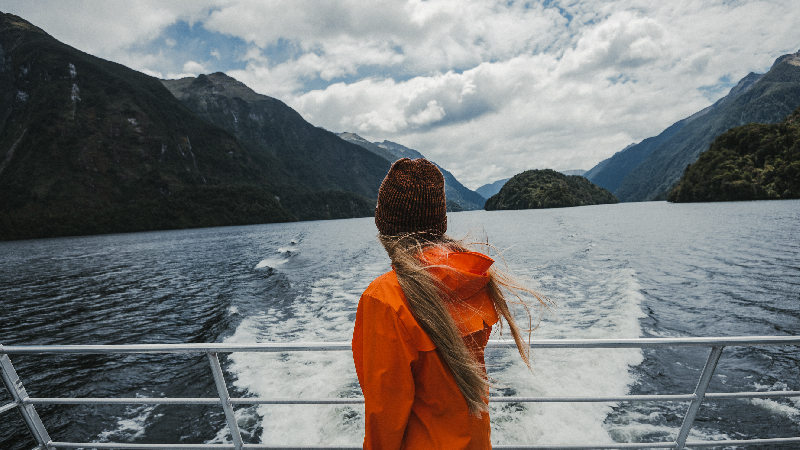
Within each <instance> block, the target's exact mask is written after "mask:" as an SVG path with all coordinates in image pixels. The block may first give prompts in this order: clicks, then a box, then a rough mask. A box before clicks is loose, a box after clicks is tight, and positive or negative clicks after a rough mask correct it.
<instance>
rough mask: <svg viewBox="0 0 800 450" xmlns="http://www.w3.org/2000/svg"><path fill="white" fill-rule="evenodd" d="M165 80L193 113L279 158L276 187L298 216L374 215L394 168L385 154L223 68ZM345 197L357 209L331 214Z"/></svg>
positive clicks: (260, 151) (250, 147) (248, 145)
mask: <svg viewBox="0 0 800 450" xmlns="http://www.w3.org/2000/svg"><path fill="white" fill-rule="evenodd" d="M161 82H162V83H163V84H164V86H166V87H167V89H169V90H170V92H172V94H173V95H174V96H175V97H176V98H177V99H179V100H180V101H182V102H183V104H184V105H186V106H187V107H188V108H189V109H191V110H192V111H193V112H194V113H196V114H197V115H199V116H200V117H202V118H203V119H205V120H207V121H208V122H210V123H212V124H214V125H217V126H219V127H222V128H223V129H225V130H226V131H228V132H229V133H231V134H232V135H233V136H235V137H236V138H237V139H238V140H239V142H241V143H242V144H243V145H244V146H245V147H246V148H247V149H248V150H250V151H251V152H252V153H255V154H263V155H266V156H269V157H270V158H274V159H275V160H277V165H278V167H280V169H281V171H282V172H283V173H285V174H286V175H287V177H286V178H285V179H283V180H280V182H281V183H283V184H280V185H279V186H278V187H277V190H278V191H280V193H281V194H280V199H281V203H282V204H283V205H285V206H286V207H287V208H288V209H289V210H290V211H292V212H293V213H294V214H295V215H296V216H297V217H298V218H299V219H321V218H330V217H332V216H339V217H348V216H350V217H352V215H361V216H368V215H372V213H373V211H374V208H375V199H376V198H377V193H378V187H379V186H380V183H381V180H382V179H383V177H384V176H385V175H386V172H387V171H388V170H389V164H387V161H386V160H385V159H384V158H382V157H378V156H376V155H374V154H373V153H372V152H369V151H366V150H365V149H364V148H362V147H360V146H358V145H353V144H351V143H348V142H344V141H342V140H341V139H339V138H338V137H337V136H336V135H335V134H333V133H331V132H329V131H327V130H324V129H322V128H318V127H315V126H313V125H311V124H310V123H308V122H306V121H305V120H304V119H303V118H302V117H301V116H300V114H298V113H297V112H296V111H295V110H293V109H292V108H290V107H288V106H287V105H286V104H284V103H283V102H281V101H280V100H277V99H275V98H272V97H268V96H266V95H261V94H258V93H256V92H254V91H253V90H252V89H250V88H249V87H247V86H246V85H245V84H243V83H241V82H239V81H237V80H236V79H234V78H232V77H230V76H228V75H226V74H224V73H221V72H218V73H213V74H210V75H199V76H198V77H196V78H194V77H188V78H182V79H180V80H161ZM276 184H277V182H276ZM345 198H346V199H348V200H347V202H349V203H352V205H353V210H352V214H351V213H346V214H341V213H334V214H333V215H330V214H328V213H327V211H328V209H329V208H330V207H331V206H332V205H335V204H336V203H340V202H341V201H342V200H344V199H345Z"/></svg>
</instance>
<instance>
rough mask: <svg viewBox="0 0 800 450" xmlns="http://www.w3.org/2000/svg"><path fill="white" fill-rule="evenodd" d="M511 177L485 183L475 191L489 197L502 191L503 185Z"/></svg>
mask: <svg viewBox="0 0 800 450" xmlns="http://www.w3.org/2000/svg"><path fill="white" fill-rule="evenodd" d="M510 179H511V178H503V179H502V180H497V181H495V182H494V183H489V184H484V185H483V186H481V187H479V188H478V189H475V192H477V193H478V194H480V195H482V196H483V198H489V197H491V196H493V195H494V194H497V193H498V192H500V189H501V188H502V187H503V185H505V184H506V183H507V182H508V180H510Z"/></svg>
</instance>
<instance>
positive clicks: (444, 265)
mask: <svg viewBox="0 0 800 450" xmlns="http://www.w3.org/2000/svg"><path fill="white" fill-rule="evenodd" d="M375 224H376V225H377V227H378V231H379V233H380V234H379V240H380V241H381V243H382V244H383V246H384V248H385V249H386V252H387V253H388V254H389V258H390V259H391V261H392V270H391V271H390V272H387V273H385V274H383V275H381V276H379V277H378V278H376V279H375V280H374V281H373V282H372V283H371V284H370V285H369V287H368V288H367V289H366V291H364V294H363V295H362V296H361V300H360V301H359V304H358V312H357V314H356V323H355V329H354V332H353V360H354V362H355V366H356V373H357V374H358V381H359V383H360V384H361V390H362V392H363V393H364V400H365V413H366V414H365V415H366V434H365V437H364V448H365V449H397V448H407V449H486V448H491V442H490V440H489V433H490V429H489V414H488V405H487V402H488V396H489V389H488V387H489V383H488V379H487V375H486V369H485V365H484V348H485V347H486V343H487V342H488V340H489V334H490V333H491V331H492V325H494V324H495V323H497V322H498V320H499V318H500V317H499V316H502V317H503V318H504V319H505V320H506V322H507V323H508V325H509V328H510V329H511V334H512V336H513V337H514V340H515V341H516V344H517V347H518V349H519V354H520V356H521V357H522V360H523V361H524V362H525V364H527V365H528V366H529V367H530V364H529V361H528V350H527V349H528V348H529V346H526V345H525V342H524V341H523V339H522V337H521V334H520V331H519V329H518V327H517V325H516V323H515V322H514V319H513V318H512V316H511V313H510V312H509V309H508V304H507V302H506V299H505V298H504V294H503V292H502V291H501V290H500V285H503V286H505V287H507V288H510V289H511V290H512V292H513V290H524V291H526V292H529V293H531V294H533V295H534V296H535V297H536V298H537V299H538V300H540V301H541V298H540V297H539V296H538V295H537V294H536V293H534V292H531V291H529V290H527V289H524V288H521V287H518V286H516V285H514V284H512V283H510V282H507V281H506V279H504V278H502V277H501V276H500V275H498V274H497V273H496V272H495V271H494V270H493V269H491V265H492V263H493V261H492V259H491V258H489V257H488V256H485V255H483V254H481V253H476V252H471V251H468V250H467V249H466V248H464V246H462V245H461V244H459V243H458V242H456V241H454V240H452V239H450V238H449V237H447V236H446V235H445V234H444V233H445V231H446V230H447V215H446V205H445V194H444V179H443V177H442V174H441V172H440V171H439V169H438V168H436V166H434V165H433V164H431V163H430V162H428V161H427V160H425V159H415V160H410V159H408V158H403V159H400V160H398V161H396V162H395V163H394V164H392V167H391V168H390V169H389V173H388V174H387V175H386V178H385V179H384V180H383V182H382V183H381V187H380V190H379V192H378V203H377V206H376V208H375ZM515 295H516V294H515ZM517 298H519V297H518V296H517Z"/></svg>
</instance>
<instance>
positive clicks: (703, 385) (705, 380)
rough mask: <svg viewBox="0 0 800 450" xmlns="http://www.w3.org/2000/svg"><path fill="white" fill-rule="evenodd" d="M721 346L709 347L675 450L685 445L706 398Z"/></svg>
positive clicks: (676, 440)
mask: <svg viewBox="0 0 800 450" xmlns="http://www.w3.org/2000/svg"><path fill="white" fill-rule="evenodd" d="M723 348H725V347H723V346H718V347H711V353H709V355H708V359H707V360H706V365H705V367H703V371H702V372H701V373H700V379H699V380H698V381H697V387H696V388H695V389H694V399H693V400H692V403H691V404H690V405H689V409H688V410H687V411H686V416H684V417H683V423H682V424H681V430H680V431H679V432H678V438H677V439H675V448H676V449H682V448H683V446H684V445H686V438H687V437H688V436H689V430H690V429H691V428H692V424H693V423H694V418H695V417H696V416H697V411H698V410H699V409H700V404H701V403H703V398H705V396H706V389H708V384H709V383H710V382H711V377H712V376H713V375H714V370H716V369H717V362H719V357H720V356H722V349H723Z"/></svg>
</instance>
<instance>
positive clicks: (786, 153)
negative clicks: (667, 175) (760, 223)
mask: <svg viewBox="0 0 800 450" xmlns="http://www.w3.org/2000/svg"><path fill="white" fill-rule="evenodd" d="M788 198H800V108H797V109H796V110H795V111H794V113H792V115H790V116H789V117H788V118H787V119H786V120H785V121H783V122H782V123H779V124H756V123H754V124H748V125H744V126H741V127H736V128H732V129H730V130H728V131H726V132H725V133H723V134H722V135H720V136H719V137H717V138H716V139H715V140H714V142H712V143H711V147H710V148H709V149H708V150H707V151H705V152H704V153H703V154H702V155H700V157H699V158H698V159H697V161H695V162H694V163H692V164H691V165H689V167H687V168H686V171H685V172H684V174H683V176H682V177H681V179H680V181H678V184H677V185H676V186H675V188H674V189H672V191H670V193H669V196H668V200H669V201H671V202H710V201H730V200H766V199H774V200H776V199H788Z"/></svg>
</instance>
